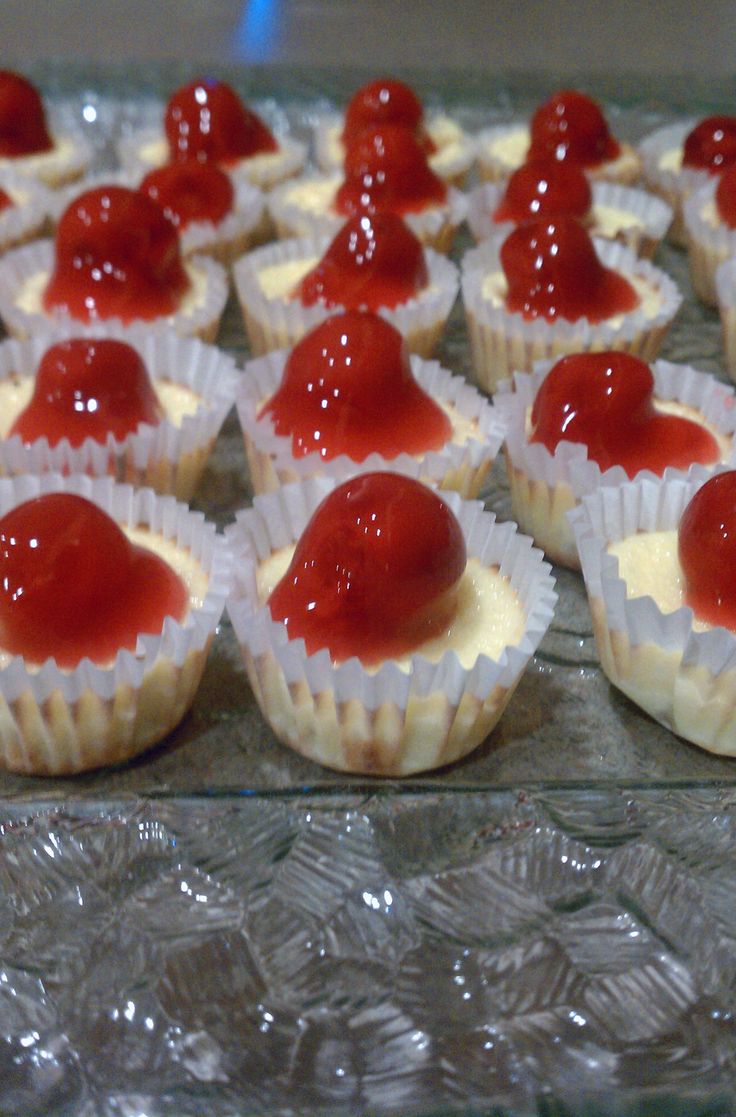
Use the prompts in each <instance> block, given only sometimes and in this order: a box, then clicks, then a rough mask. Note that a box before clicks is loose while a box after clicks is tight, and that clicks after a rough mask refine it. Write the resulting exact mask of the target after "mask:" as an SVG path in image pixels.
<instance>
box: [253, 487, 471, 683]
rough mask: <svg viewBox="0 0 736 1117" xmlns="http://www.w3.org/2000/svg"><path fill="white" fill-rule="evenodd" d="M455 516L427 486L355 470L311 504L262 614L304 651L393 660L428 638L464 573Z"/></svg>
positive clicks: (448, 612)
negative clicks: (314, 505)
mask: <svg viewBox="0 0 736 1117" xmlns="http://www.w3.org/2000/svg"><path fill="white" fill-rule="evenodd" d="M465 561H466V551H465V541H464V539H463V534H462V531H461V529H460V525H459V524H458V522H457V520H456V518H455V516H454V515H453V513H452V512H451V511H450V509H449V508H448V507H447V505H446V504H445V503H444V501H443V500H442V499H441V498H440V497H439V496H438V495H437V493H436V492H434V491H433V490H432V489H429V488H427V487H426V486H425V485H422V484H421V482H419V481H415V480H413V479H411V478H408V477H403V476H401V475H400V474H397V473H363V474H360V475H359V476H357V477H355V478H353V479H352V480H350V481H347V482H345V483H344V484H342V485H340V486H339V487H338V488H337V489H335V490H334V491H333V492H332V493H330V494H329V496H327V497H326V498H325V499H324V500H323V501H322V503H321V504H320V505H319V507H318V508H317V510H316V511H315V513H314V515H313V516H312V518H311V520H310V521H309V523H308V524H307V527H306V528H305V530H304V533H303V534H302V536H301V539H300V540H299V542H298V543H297V546H296V550H295V552H294V556H293V558H292V560H291V565H290V566H289V569H288V570H287V572H286V574H285V575H284V577H283V578H282V579H281V581H280V582H279V583H278V585H277V586H276V587H275V588H274V590H273V592H272V593H271V596H270V598H269V606H270V609H271V615H272V617H273V619H274V620H276V621H283V622H284V623H285V624H286V627H287V630H288V633H289V637H290V638H291V639H296V638H298V637H302V638H303V639H304V641H305V643H306V647H307V652H308V654H310V655H311V654H312V653H313V652H316V651H318V650H319V649H320V648H328V649H329V652H330V655H331V656H332V658H333V659H334V660H336V661H341V660H345V659H349V658H350V657H351V656H358V657H359V658H360V659H361V660H362V661H363V662H364V663H376V662H378V661H379V660H381V659H387V658H389V657H392V656H399V655H402V654H405V653H407V652H410V651H412V650H413V649H414V648H416V647H417V646H418V645H419V644H421V643H422V642H423V641H424V640H427V639H430V638H431V637H433V636H436V635H438V634H439V633H440V632H441V631H442V630H443V629H444V628H445V627H446V626H447V624H448V622H449V621H450V620H451V618H452V616H453V614H454V611H455V605H456V602H455V590H456V587H457V583H458V581H459V579H460V577H461V575H462V573H463V571H464V569H465Z"/></svg>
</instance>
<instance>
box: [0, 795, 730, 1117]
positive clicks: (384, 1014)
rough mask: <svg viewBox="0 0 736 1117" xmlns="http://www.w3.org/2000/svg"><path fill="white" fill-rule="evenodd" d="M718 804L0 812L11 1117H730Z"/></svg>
mask: <svg viewBox="0 0 736 1117" xmlns="http://www.w3.org/2000/svg"><path fill="white" fill-rule="evenodd" d="M735 808H736V793H734V792H729V793H724V792H717V791H715V790H700V791H696V790H690V791H687V792H685V791H683V790H677V791H671V790H664V789H648V790H647V789H638V790H636V789H634V790H628V791H598V792H593V791H587V792H575V793H572V794H571V793H569V792H564V791H561V790H555V791H547V792H543V793H542V792H540V793H537V794H522V795H515V794H513V793H511V792H493V791H487V792H463V793H460V794H457V795H447V794H444V793H442V792H432V791H430V792H426V793H424V794H412V795H403V796H402V795H397V794H395V793H391V792H383V793H381V792H379V793H377V794H373V795H365V796H362V797H359V796H356V795H350V796H340V795H337V794H335V793H334V792H333V793H330V794H328V795H326V796H325V795H314V794H312V795H310V796H309V797H304V796H293V797H285V796H281V795H271V796H260V797H259V796H255V797H246V798H243V797H227V796H225V797H221V798H213V799H209V800H207V799H204V800H203V799H187V798H180V799H173V798H168V799H165V800H158V801H155V800H151V801H148V802H141V801H138V802H134V803H126V802H125V801H119V800H114V801H108V802H107V803H105V804H88V805H86V806H85V805H84V804H82V803H79V802H78V803H76V804H75V805H74V806H69V807H67V808H63V807H59V806H57V807H55V808H48V807H47V808H43V807H38V805H36V806H34V808H32V809H31V808H23V807H20V806H18V805H15V806H8V807H5V808H2V807H0V910H1V911H2V919H1V920H0V956H1V957H2V965H1V967H0V1112H2V1113H3V1114H4V1115H5V1117H9V1115H12V1117H31V1115H34V1114H39V1115H41V1114H43V1115H44V1117H69V1115H72V1114H74V1115H75V1117H122V1115H125V1117H134V1115H135V1117H251V1115H252V1117H263V1115H265V1114H271V1115H281V1117H292V1115H293V1117H297V1115H298V1117H318V1115H319V1117H325V1115H328V1114H331V1115H334V1117H337V1115H345V1117H347V1115H352V1117H357V1115H358V1114H372V1115H374V1117H378V1115H383V1117H388V1115H395V1117H412V1115H418V1114H425V1115H427V1117H430V1115H436V1117H439V1115H440V1114H444V1115H449V1114H457V1115H459V1114H478V1115H479V1117H480V1115H486V1117H504V1115H508V1117H533V1115H538V1117H553V1115H555V1117H578V1115H579V1117H593V1115H598V1117H635V1115H636V1117H643V1115H651V1117H667V1115H671V1117H674V1115H677V1117H700V1115H702V1117H705V1115H706V1114H707V1115H709V1117H716V1115H719V1117H726V1115H727V1114H731V1113H732V1112H734V1110H733V1108H732V1106H733V1098H734V1093H733V1088H734V1076H735V1075H736V1066H735V1060H736V1029H735V1021H734V1016H733V982H734V975H735V974H736V938H735V937H734V926H735V925H736V899H735V893H734V879H736V830H735V827H736V816H735V813H734V812H735Z"/></svg>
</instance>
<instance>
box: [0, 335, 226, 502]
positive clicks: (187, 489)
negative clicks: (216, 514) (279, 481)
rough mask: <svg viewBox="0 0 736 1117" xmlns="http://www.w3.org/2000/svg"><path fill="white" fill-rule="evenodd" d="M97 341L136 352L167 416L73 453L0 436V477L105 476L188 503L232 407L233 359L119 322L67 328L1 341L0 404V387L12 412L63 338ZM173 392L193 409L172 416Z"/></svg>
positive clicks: (8, 420)
mask: <svg viewBox="0 0 736 1117" xmlns="http://www.w3.org/2000/svg"><path fill="white" fill-rule="evenodd" d="M101 336H104V337H108V338H114V339H116V340H119V341H123V342H126V343H127V344H128V345H131V346H132V347H133V348H134V349H135V350H136V351H137V352H138V353H139V354H140V356H141V357H142V359H143V362H144V364H145V366H146V369H147V371H148V374H149V376H150V378H151V380H152V382H153V385H154V388H156V390H157V392H158V394H159V396H160V398H161V399H162V401H163V403H164V405H165V404H166V401H167V400H169V401H170V408H169V411H168V412H167V416H166V417H165V418H164V419H163V420H162V421H161V422H160V423H158V424H157V425H155V426H152V425H151V424H148V423H142V424H140V426H139V427H138V429H137V430H136V431H135V432H134V433H133V434H130V435H128V437H127V438H124V439H116V438H114V437H113V436H112V435H108V437H107V439H106V440H105V441H104V442H96V441H95V440H94V439H92V438H87V439H85V441H84V442H83V443H82V444H81V446H78V447H72V446H71V445H70V443H69V441H68V439H62V441H61V442H58V443H57V444H56V445H55V446H50V445H49V442H48V439H46V438H39V439H37V440H36V441H35V442H33V443H31V444H29V445H25V444H24V443H23V441H22V439H21V438H20V436H19V435H17V434H16V435H12V436H11V437H8V436H7V435H6V436H5V437H3V438H1V439H0V473H2V474H7V475H11V476H13V475H17V474H20V473H49V472H60V473H63V474H69V473H87V474H89V475H90V476H104V475H105V474H109V475H111V476H112V477H114V478H115V479H116V480H118V481H127V482H129V483H130V484H133V485H139V486H150V487H151V488H153V489H155V490H156V491H157V492H160V493H164V494H172V495H174V496H176V498H177V499H178V500H184V501H188V500H191V498H192V496H193V495H194V493H195V491H196V489H197V486H198V484H199V481H200V478H201V476H202V473H203V471H204V469H205V467H206V465H207V462H208V460H209V457H210V454H211V452H212V448H213V446H214V444H215V440H216V438H217V435H218V433H219V431H220V428H221V427H222V424H223V423H224V421H225V418H226V416H227V414H228V412H229V411H230V409H231V407H232V405H233V402H234V400H235V389H236V385H237V383H238V380H239V378H240V372H239V370H238V368H237V366H236V364H235V361H234V360H233V358H232V357H230V356H228V355H227V354H226V353H224V352H222V351H221V350H219V349H217V348H216V347H215V346H213V345H207V344H205V343H204V342H201V341H199V340H198V339H197V338H182V337H179V335H178V334H175V333H173V331H171V330H149V329H146V328H145V327H143V326H138V327H136V326H131V327H123V326H120V325H119V324H118V325H110V326H108V327H107V329H106V330H105V331H104V335H103V331H101V330H100V328H99V327H95V326H87V327H78V328H75V327H74V326H71V325H69V324H67V325H65V326H63V327H60V328H58V329H56V330H51V329H47V330H45V331H43V332H42V333H39V334H37V335H36V336H35V337H33V338H31V339H27V340H17V339H14V338H9V339H7V340H6V341H4V342H0V399H1V398H2V391H3V385H7V386H8V388H9V389H10V390H11V394H10V395H9V397H8V400H12V399H15V400H16V401H17V410H18V411H20V410H21V408H22V406H24V405H25V402H26V401H27V399H28V398H29V397H30V395H31V393H32V391H33V380H34V377H35V374H36V370H37V368H38V365H39V362H40V360H41V358H42V357H43V355H44V353H45V352H46V350H47V349H48V348H49V347H50V346H52V345H54V344H56V343H57V342H59V341H63V340H66V339H67V338H74V337H92V338H99V337H101ZM180 394H181V395H183V396H184V397H185V399H188V400H189V401H190V402H191V403H193V404H194V407H193V408H191V409H189V408H187V409H186V410H185V411H184V412H183V413H181V414H176V410H175V409H176V408H177V397H178V396H179V395H180ZM11 409H12V404H11V403H10V402H6V406H5V408H4V414H3V424H2V426H0V430H2V429H3V427H5V429H6V430H7V429H8V428H9V427H10V426H11V425H12V420H13V419H14V418H15V415H11V413H10V412H11Z"/></svg>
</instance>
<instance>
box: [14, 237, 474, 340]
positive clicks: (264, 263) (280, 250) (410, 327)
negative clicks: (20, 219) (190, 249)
mask: <svg viewBox="0 0 736 1117" xmlns="http://www.w3.org/2000/svg"><path fill="white" fill-rule="evenodd" d="M331 240H332V237H329V236H327V237H297V238H294V239H292V240H284V241H279V242H277V243H275V244H268V245H265V246H264V247H263V248H256V249H254V250H253V251H252V252H247V253H246V254H245V255H244V256H241V257H240V259H239V260H236V261H235V263H234V264H233V280H234V283H235V289H236V292H237V296H238V301H239V302H240V307H241V310H242V313H243V321H244V323H245V329H246V333H247V334H248V341H249V342H250V350H251V354H252V355H253V356H255V357H259V356H262V355H263V354H264V353H268V352H270V351H271V350H272V349H289V348H291V346H292V345H294V343H295V342H297V341H298V340H299V339H300V338H301V337H303V336H304V334H305V333H307V332H308V331H309V330H311V329H312V327H313V326H316V325H317V324H318V323H319V322H323V321H324V319H325V318H328V317H329V316H330V315H332V314H335V313H337V312H338V311H339V310H341V309H344V308H342V307H339V306H335V307H325V306H320V305H315V306H309V307H305V306H302V305H301V303H299V302H297V301H296V300H293V299H284V298H273V299H269V298H267V297H266V295H265V294H264V292H263V288H262V287H261V284H260V282H259V279H258V276H259V274H260V272H261V271H262V270H263V269H264V268H267V267H271V266H274V265H281V264H291V263H293V264H297V263H299V262H304V264H305V265H306V267H305V268H304V269H303V270H302V271H300V272H299V273H298V275H297V277H296V278H295V284H296V283H298V282H299V279H300V278H301V275H303V274H304V273H305V271H306V270H308V269H309V268H310V267H312V266H313V265H314V264H316V263H317V262H318V261H319V259H320V258H321V257H322V255H323V253H324V251H325V249H326V248H327V246H328V245H329V244H330V241H331ZM425 254H426V260H427V270H428V272H429V284H428V286H427V287H426V288H425V289H424V290H423V291H420V292H419V294H418V295H417V296H416V298H413V299H409V301H408V302H406V303H402V304H401V306H397V307H394V308H393V309H392V310H389V309H384V310H381V311H380V313H381V314H382V315H383V317H384V318H386V319H387V321H389V322H391V324H392V325H393V326H395V327H396V329H397V330H398V331H399V333H401V334H402V335H403V336H404V337H405V338H406V342H407V346H408V348H409V350H410V351H411V352H412V353H417V354H418V355H419V356H421V357H431V356H432V353H433V351H434V349H435V348H436V346H437V344H438V342H439V339H440V337H441V335H442V332H443V330H444V328H445V323H446V321H447V319H448V317H449V315H450V311H451V310H452V307H453V304H454V302H455V299H456V297H457V291H458V286H459V279H458V272H457V268H456V267H455V265H454V264H453V263H452V262H451V261H450V260H448V259H447V258H446V257H444V256H442V255H441V254H440V253H437V252H434V251H433V250H432V249H431V248H427V249H425ZM0 310H1V304H0Z"/></svg>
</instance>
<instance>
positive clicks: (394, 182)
mask: <svg viewBox="0 0 736 1117" xmlns="http://www.w3.org/2000/svg"><path fill="white" fill-rule="evenodd" d="M446 200H447V186H446V185H445V183H444V182H443V181H442V179H441V178H438V176H437V175H436V174H435V173H434V171H433V170H432V169H431V167H430V166H429V163H428V162H427V156H426V155H425V153H424V151H423V150H422V147H421V145H420V144H419V142H418V141H417V139H416V137H415V135H414V133H413V132H411V131H410V130H409V129H408V128H405V127H403V126H402V125H400V124H381V125H378V126H373V127H370V128H366V129H365V131H364V132H362V133H361V135H360V136H359V137H358V139H356V140H355V142H354V143H353V145H352V146H351V147H350V148H349V149H348V153H347V155H346V156H345V178H344V181H343V182H342V183H341V184H340V186H339V188H338V191H337V195H336V197H335V209H336V210H337V212H338V213H341V214H344V215H345V216H352V215H353V214H355V213H378V212H380V211H382V210H390V211H391V212H392V213H400V214H404V213H417V212H421V211H422V210H424V209H426V208H427V207H428V206H436V205H442V204H443V203H444V202H445V201H446Z"/></svg>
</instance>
